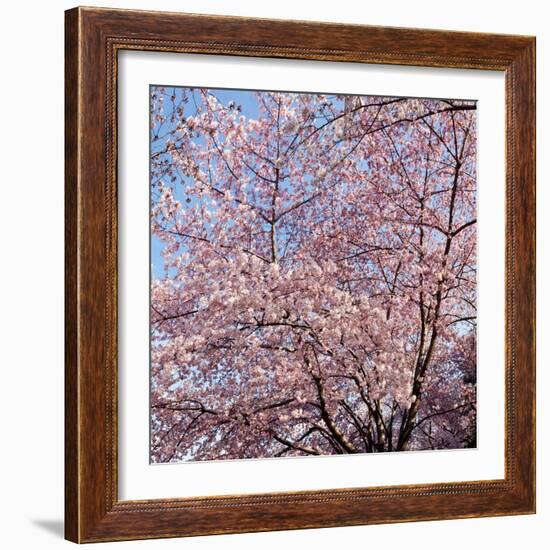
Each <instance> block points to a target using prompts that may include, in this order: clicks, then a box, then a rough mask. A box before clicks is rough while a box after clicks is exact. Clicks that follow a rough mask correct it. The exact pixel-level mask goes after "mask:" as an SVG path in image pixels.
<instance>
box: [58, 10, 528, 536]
mask: <svg viewBox="0 0 550 550" xmlns="http://www.w3.org/2000/svg"><path fill="white" fill-rule="evenodd" d="M125 49H131V50H155V51H163V52H179V53H181V54H182V55H185V54H186V53H200V54H223V55H228V56H229V55H239V56H260V57H273V58H295V59H306V60H325V61H353V62H357V63H371V64H380V63H383V64H391V65H414V66H425V67H454V68H470V69H479V70H496V71H501V72H503V73H504V74H505V82H506V299H505V302H506V332H505V334H506V352H505V355H506V359H505V363H506V365H505V368H506V375H505V377H506V411H505V419H506V422H505V425H506V427H505V432H506V433H505V477H504V479H496V480H494V479H493V480H486V479H482V480H479V481H474V482H459V483H434V484H426V485H409V486H389V487H370V488H369V487H365V488H358V489H337V490H320V491H303V492H294V493H283V494H255V495H248V496H239V495H231V496H223V497H197V498H182V499H164V500H146V501H120V500H119V498H118V490H117V478H118V476H117V446H118V444H117V400H118V398H117V170H116V159H117V133H116V124H117V54H118V52H119V51H121V50H125ZM65 56H66V69H65V70H66V77H65V78H66V80H65V83H66V84H65V85H66V107H65V124H66V126H65V135H66V137H65V139H66V149H65V150H66V166H65V186H66V211H65V215H66V229H65V231H66V233H65V237H66V245H65V246H66V248H65V250H66V253H65V257H66V260H65V261H66V267H65V285H66V287H65V288H66V310H65V314H66V335H65V340H66V344H65V346H66V348H65V349H66V351H65V363H66V367H65V369H66V371H65V372H66V374H65V377H66V378H65V384H66V389H65V441H66V443H65V445H66V447H65V453H66V455H65V456H66V459H65V476H66V477H65V479H66V490H65V533H66V538H67V539H69V540H71V541H74V542H79V543H82V542H97V541H114V540H127V539H147V538H158V537H178V536H189V535H206V534H214V533H237V532H247V531H268V530H279V529H301V528H316V527H329V526H344V525H358V524H372V523H390V522H404V521H420V520H435V519H452V518H469V517H481V516H498V515H514V514H528V513H534V512H535V39H534V38H533V37H527V36H511V35H495V34H478V33H465V32H447V31H434V30H420V29H405V28H389V27H388V28H385V27H370V26H356V25H341V24H326V23H311V22H296V21H283V20H262V19H257V20H256V19H248V18H238V17H219V16H203V15H186V14H176V13H155V12H142V11H125V10H113V9H100V8H74V9H72V10H69V11H67V12H66V38H65Z"/></svg>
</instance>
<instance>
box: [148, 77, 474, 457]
mask: <svg viewBox="0 0 550 550" xmlns="http://www.w3.org/2000/svg"><path fill="white" fill-rule="evenodd" d="M475 109H476V105H475V103H474V102H470V101H458V100H433V99H429V100H428V99H412V98H402V97H373V96H361V97H358V96H343V95H328V94H304V93H300V94H298V93H279V92H233V93H231V92H229V91H221V90H213V89H192V88H163V87H153V88H152V89H151V228H152V229H151V230H152V239H153V241H154V242H155V243H156V246H157V247H158V248H159V249H161V250H162V267H161V268H160V269H159V266H158V265H155V266H154V267H155V270H154V276H153V278H152V288H151V334H152V349H151V369H152V371H151V376H152V383H151V460H152V461H153V462H170V461H181V460H210V459H224V458H226V459H230V458H261V457H279V456H304V455H327V454H347V453H374V452H387V451H404V450H423V449H448V448H453V449H454V448H464V447H475V445H476V110H475ZM157 263H158V259H157Z"/></svg>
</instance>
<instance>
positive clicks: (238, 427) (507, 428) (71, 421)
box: [65, 8, 535, 542]
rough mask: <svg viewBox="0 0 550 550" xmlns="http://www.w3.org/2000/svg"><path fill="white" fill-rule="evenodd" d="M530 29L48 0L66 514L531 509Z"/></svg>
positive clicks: (153, 525)
mask: <svg viewBox="0 0 550 550" xmlns="http://www.w3.org/2000/svg"><path fill="white" fill-rule="evenodd" d="M534 53H535V40H534V38H532V37H524V36H507V35H491V34H473V33H457V32H448V31H428V30H419V29H397V28H382V27H369V26H354V25H335V24H322V23H311V22H296V21H282V20H254V19H247V18H237V17H218V16H202V15H186V14H174V13H156V12H138V11H125V10H111V9H100V8H75V9H73V10H69V11H68V12H66V403H65V410H66V499H65V503H66V537H67V539H69V540H72V541H74V542H97V541H114V540H127V539H145V538H158V537H177V536H189V535H204V534H214V533H229V532H245V531H265V530H276V529H298V528H313V527H327V526H343V525H357V524H369V523H388V522H400V521H416V520H429V519H451V518H466V517H481V516H494V515H512V514H526V513H534V511H535V453H534V451H535V428H534V425H535V408H534V396H535V342H534V328H535V327H534V325H535V158H534V145H535V138H534V136H535V122H534V120H535V119H534V116H535V72H534V71H535V67H534Z"/></svg>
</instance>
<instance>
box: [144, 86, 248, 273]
mask: <svg viewBox="0 0 550 550" xmlns="http://www.w3.org/2000/svg"><path fill="white" fill-rule="evenodd" d="M158 88H165V90H166V95H167V96H170V94H171V93H172V90H175V92H176V95H178V94H179V93H181V91H182V90H186V89H187V90H188V89H189V88H188V87H174V86H160V85H159V86H151V88H150V94H152V93H153V92H154V91H155V90H158ZM195 89H198V88H195ZM209 91H210V92H212V93H213V94H214V95H215V96H216V97H217V98H218V99H219V100H220V101H221V102H222V103H223V104H225V105H227V104H228V103H229V102H230V101H234V102H235V103H236V104H237V105H240V107H241V112H242V114H243V115H244V116H245V117H247V118H257V116H258V104H257V100H256V96H255V94H256V92H255V91H253V90H225V89H217V88H209ZM197 102H199V99H198V98H197ZM165 103H166V106H167V107H168V111H167V114H170V108H169V103H168V102H165ZM194 113H195V108H194V105H192V104H191V103H189V104H187V105H186V116H191V115H193V114H194ZM164 128H165V130H166V131H168V130H169V128H170V125H169V124H165V126H164ZM164 145H165V143H164V140H160V141H158V142H156V143H155V144H152V146H151V152H152V153H154V152H155V151H157V150H159V149H162V148H163V147H164ZM162 250H163V244H162V242H161V241H160V240H159V239H158V238H157V237H155V236H151V271H152V277H153V278H154V279H161V278H163V277H164V265H163V264H164V262H163V259H162Z"/></svg>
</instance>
